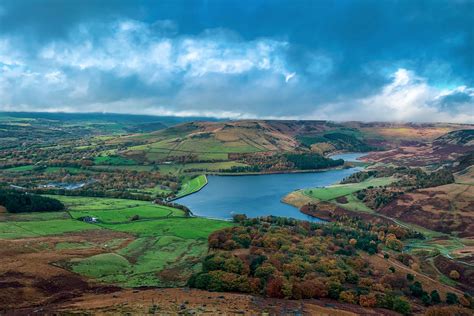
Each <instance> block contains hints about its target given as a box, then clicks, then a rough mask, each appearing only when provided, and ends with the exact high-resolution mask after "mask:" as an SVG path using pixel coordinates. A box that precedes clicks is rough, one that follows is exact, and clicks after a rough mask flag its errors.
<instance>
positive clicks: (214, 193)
mask: <svg viewBox="0 0 474 316" xmlns="http://www.w3.org/2000/svg"><path fill="white" fill-rule="evenodd" d="M362 154H365V153H357V154H356V156H357V155H362ZM350 159H353V157H351V158H350ZM364 167H365V166H358V165H357V164H352V163H351V164H350V165H349V166H347V165H345V166H338V167H336V168H325V169H317V170H292V171H290V172H288V171H278V172H265V173H261V172H260V173H238V174H235V173H232V174H222V173H212V172H211V173H206V175H208V176H209V178H208V185H206V186H205V187H204V188H203V190H202V192H203V193H201V194H191V195H188V196H186V197H183V198H180V199H177V200H175V201H176V203H179V204H182V205H185V206H187V207H188V208H189V209H191V210H192V214H193V216H196V217H204V218H213V219H221V220H232V217H233V216H234V215H235V214H245V215H247V217H249V218H256V217H262V216H277V217H287V218H294V219H296V220H303V221H310V222H322V221H323V219H320V218H317V217H312V216H310V215H308V214H304V213H302V212H301V211H300V209H299V207H298V206H296V205H294V204H293V203H291V201H288V200H287V199H285V197H286V196H287V195H288V194H289V193H291V192H293V191H295V190H300V189H304V188H309V187H324V186H328V185H332V184H335V183H339V182H340V181H341V180H342V179H344V178H345V177H347V176H349V175H351V174H353V173H355V172H358V171H360V170H363V168H364ZM245 176H247V177H245ZM256 176H258V177H256ZM263 176H266V177H263Z"/></svg>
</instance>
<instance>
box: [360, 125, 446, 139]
mask: <svg viewBox="0 0 474 316" xmlns="http://www.w3.org/2000/svg"><path fill="white" fill-rule="evenodd" d="M452 130H453V127H449V126H443V127H435V126H429V127H426V126H416V125H412V126H394V127H380V128H372V129H368V130H367V131H368V132H370V133H374V134H378V135H381V136H383V137H384V138H389V139H398V140H405V141H407V140H408V141H423V142H425V141H431V140H434V139H435V138H437V137H439V136H441V135H443V134H446V133H448V132H451V131H452Z"/></svg>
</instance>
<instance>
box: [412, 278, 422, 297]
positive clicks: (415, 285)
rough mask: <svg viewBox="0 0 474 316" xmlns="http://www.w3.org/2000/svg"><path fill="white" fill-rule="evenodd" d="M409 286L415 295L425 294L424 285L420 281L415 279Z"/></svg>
mask: <svg viewBox="0 0 474 316" xmlns="http://www.w3.org/2000/svg"><path fill="white" fill-rule="evenodd" d="M409 288H410V291H411V294H412V295H413V296H414V297H421V296H422V295H423V286H422V285H421V283H420V282H418V281H415V282H414V283H413V284H410V286H409Z"/></svg>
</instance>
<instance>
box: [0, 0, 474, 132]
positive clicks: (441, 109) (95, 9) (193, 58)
mask: <svg viewBox="0 0 474 316" xmlns="http://www.w3.org/2000/svg"><path fill="white" fill-rule="evenodd" d="M293 17H297V18H293ZM472 21H474V2H472V1H447V0H444V1H436V2H415V1H383V2H380V1H373V0H365V1H360V2H351V1H339V2H335V3H333V2H326V1H303V0H300V1H286V0H285V1H277V2H267V1H252V2H250V1H247V2H243V3H242V2H239V1H234V0H228V1H224V2H221V1H193V2H189V1H188V2H187V1H160V2H154V3H150V2H147V1H134V2H132V1H126V0H123V1H114V2H106V3H103V2H100V1H88V2H87V3H82V2H80V1H67V2H65V1H57V0H47V1H10V0H6V1H3V2H2V3H1V4H0V111H13V110H15V111H25V112H66V113H69V112H71V113H76V112H78V113H84V112H86V113H91V112H94V113H96V112H97V113H100V112H108V113H111V112H113V113H123V114H137V115H156V116H176V117H194V116H197V117H213V118H222V119H232V120H235V119H286V120H288V119H291V120H301V119H305V118H306V119H311V120H331V121H371V122H375V121H376V122H385V121H387V122H391V121H396V122H449V123H468V124H472V123H474V76H473V73H474V62H473V58H472V56H473V55H474V46H473V43H474V27H473V22H472Z"/></svg>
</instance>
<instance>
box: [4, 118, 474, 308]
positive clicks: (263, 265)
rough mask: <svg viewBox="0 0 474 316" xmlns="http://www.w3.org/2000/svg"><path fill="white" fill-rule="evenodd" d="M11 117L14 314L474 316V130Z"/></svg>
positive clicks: (8, 211) (7, 285) (9, 249)
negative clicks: (450, 315) (428, 315)
mask: <svg viewBox="0 0 474 316" xmlns="http://www.w3.org/2000/svg"><path fill="white" fill-rule="evenodd" d="M0 123H1V126H0V183H1V185H0V190H1V192H0V193H1V194H0V245H1V247H0V249H1V250H0V275H1V281H0V302H1V303H0V311H4V312H5V313H7V314H8V313H13V312H14V311H15V310H18V311H22V312H24V313H28V311H32V310H41V311H45V312H55V311H74V312H101V313H102V312H104V313H107V312H109V313H110V312H112V313H126V312H130V313H150V314H153V313H160V312H163V313H178V312H180V313H187V312H189V313H192V312H198V313H205V312H206V313H211V314H212V313H217V312H221V313H222V312H223V313H226V312H227V313H240V312H245V313H250V314H252V313H255V312H256V311H266V312H269V313H276V312H277V311H281V310H287V311H290V310H291V311H297V312H301V313H304V314H311V313H312V312H314V311H318V312H324V313H327V314H329V315H340V314H344V315H353V314H361V313H362V314H364V313H367V314H371V313H372V314H374V315H379V314H386V315H395V314H397V313H400V314H406V315H408V314H410V313H414V314H423V313H425V312H428V311H430V310H432V311H436V310H446V311H450V310H452V311H454V310H458V311H459V312H460V313H466V315H468V314H469V313H471V312H472V304H473V301H472V297H471V296H472V295H473V294H474V279H473V278H474V268H473V266H472V265H473V264H474V248H473V247H474V239H473V238H474V236H473V235H472V232H473V231H474V217H473V216H474V215H473V210H474V182H473V179H474V175H473V170H474V169H473V167H472V163H473V160H472V153H473V152H474V126H472V125H468V124H464V125H463V124H442V123H439V124H410V123H407V124H402V123H359V122H330V121H272V120H241V121H231V120H229V121H224V120H210V121H209V120H204V119H202V118H189V119H178V118H167V117H153V116H133V115H130V116H126V117H125V116H120V115H113V114H110V115H106V114H104V115H100V116H94V118H92V116H88V115H80V114H48V113H44V114H41V113H40V114H36V113H14V112H10V113H1V114H0ZM32 130H34V133H32V132H31V131H32ZM347 153H352V154H349V155H348V154H347ZM354 158H359V160H356V159H354ZM291 218H293V219H291ZM295 219H297V220H295ZM321 219H322V220H324V221H321ZM453 271H454V272H453ZM308 289H317V290H314V291H309V290H308ZM237 292H239V293H240V294H238V293H237ZM301 299H305V300H304V301H302V302H303V303H301V304H300V303H299V301H298V300H301ZM229 300H231V301H233V303H232V304H230V305H228V304H226V302H227V301H229ZM18 301H21V304H18Z"/></svg>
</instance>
